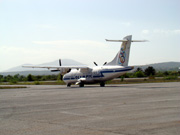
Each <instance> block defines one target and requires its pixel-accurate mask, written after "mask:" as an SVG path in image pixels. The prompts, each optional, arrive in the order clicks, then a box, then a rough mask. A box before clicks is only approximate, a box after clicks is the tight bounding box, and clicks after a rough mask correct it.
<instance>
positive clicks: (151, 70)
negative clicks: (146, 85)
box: [144, 66, 156, 76]
mask: <svg viewBox="0 0 180 135" xmlns="http://www.w3.org/2000/svg"><path fill="white" fill-rule="evenodd" d="M144 73H145V75H147V76H150V75H155V74H156V70H155V69H154V68H153V67H151V66H150V67H148V68H146V69H145V71H144Z"/></svg>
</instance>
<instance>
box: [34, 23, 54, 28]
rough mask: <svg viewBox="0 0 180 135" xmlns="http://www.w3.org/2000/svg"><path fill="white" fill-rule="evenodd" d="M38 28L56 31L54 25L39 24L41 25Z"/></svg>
mask: <svg viewBox="0 0 180 135" xmlns="http://www.w3.org/2000/svg"><path fill="white" fill-rule="evenodd" d="M36 27H38V28H41V29H55V28H56V27H55V26H54V25H50V24H39V25H36Z"/></svg>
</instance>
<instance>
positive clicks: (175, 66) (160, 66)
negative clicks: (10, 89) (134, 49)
mask: <svg viewBox="0 0 180 135" xmlns="http://www.w3.org/2000/svg"><path fill="white" fill-rule="evenodd" d="M24 65H27V64H24ZM28 65H31V64H28ZM45 65H46V66H58V65H59V60H56V61H52V62H49V63H43V64H40V66H45ZM62 65H64V66H71V65H74V66H75V65H84V64H82V63H80V62H77V61H74V60H70V59H63V60H62ZM149 66H152V67H154V68H155V69H156V71H178V70H179V67H180V62H163V63H155V64H148V65H136V66H135V69H134V70H133V71H135V70H136V69H137V68H138V67H140V68H142V69H143V70H144V69H146V68H147V67H149ZM58 73H59V72H51V71H49V70H48V69H33V68H22V65H21V66H17V67H14V68H11V69H8V70H6V71H4V72H0V74H1V75H4V76H6V75H15V74H20V75H25V76H26V75H28V74H32V75H52V74H58Z"/></svg>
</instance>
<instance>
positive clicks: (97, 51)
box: [0, 0, 180, 71]
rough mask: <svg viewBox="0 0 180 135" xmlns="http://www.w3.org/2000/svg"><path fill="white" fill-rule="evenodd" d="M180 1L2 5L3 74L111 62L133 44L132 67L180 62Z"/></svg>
mask: <svg viewBox="0 0 180 135" xmlns="http://www.w3.org/2000/svg"><path fill="white" fill-rule="evenodd" d="M179 13H180V0H0V71H4V70H6V69H9V68H12V67H14V66H19V65H22V64H28V63H30V64H41V63H46V62H50V61H54V60H57V59H59V58H62V59H64V58H68V59H74V60H77V61H79V62H81V63H85V64H87V65H90V66H91V65H93V61H96V62H97V63H98V64H99V65H101V64H103V63H104V62H105V61H108V62H109V61H111V60H112V59H113V58H114V57H115V55H116V53H117V52H118V50H119V48H120V44H121V43H111V42H106V41H105V39H122V38H123V37H125V36H127V35H132V38H133V39H136V40H137V39H147V40H149V41H150V42H145V43H132V44H131V54H130V59H129V65H138V64H141V65H142V64H150V63H158V62H167V61H177V62H180V14H179Z"/></svg>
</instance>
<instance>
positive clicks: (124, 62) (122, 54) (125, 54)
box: [106, 35, 132, 66]
mask: <svg viewBox="0 0 180 135" xmlns="http://www.w3.org/2000/svg"><path fill="white" fill-rule="evenodd" d="M131 39H132V35H129V36H126V37H124V38H123V40H106V41H111V42H122V44H121V48H120V50H119V52H118V53H117V54H116V56H115V58H114V59H113V60H112V61H111V62H109V63H107V64H106V65H119V66H128V62H129V53H130V46H131V42H132V40H131Z"/></svg>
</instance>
